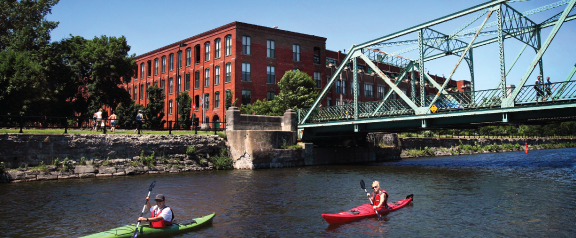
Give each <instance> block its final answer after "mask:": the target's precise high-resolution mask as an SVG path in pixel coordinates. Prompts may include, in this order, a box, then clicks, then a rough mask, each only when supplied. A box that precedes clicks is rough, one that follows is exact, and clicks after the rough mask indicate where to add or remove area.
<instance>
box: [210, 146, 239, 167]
mask: <svg viewBox="0 0 576 238" xmlns="http://www.w3.org/2000/svg"><path fill="white" fill-rule="evenodd" d="M209 161H210V163H212V165H213V166H214V168H215V169H216V170H220V169H232V168H233V167H234V162H233V161H232V159H230V157H228V153H227V152H226V149H222V150H221V151H220V155H217V156H212V157H210V158H209Z"/></svg>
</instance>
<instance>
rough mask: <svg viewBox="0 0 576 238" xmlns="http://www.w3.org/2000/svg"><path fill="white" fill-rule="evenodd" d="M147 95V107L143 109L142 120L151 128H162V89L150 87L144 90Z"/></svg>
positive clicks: (154, 86) (163, 121)
mask: <svg viewBox="0 0 576 238" xmlns="http://www.w3.org/2000/svg"><path fill="white" fill-rule="evenodd" d="M146 92H147V93H148V105H146V108H145V109H144V120H145V122H146V125H147V126H149V127H151V128H157V127H162V126H164V123H165V122H166V120H163V118H164V97H165V96H164V89H162V88H158V87H156V85H153V86H150V87H148V88H147V89H146Z"/></svg>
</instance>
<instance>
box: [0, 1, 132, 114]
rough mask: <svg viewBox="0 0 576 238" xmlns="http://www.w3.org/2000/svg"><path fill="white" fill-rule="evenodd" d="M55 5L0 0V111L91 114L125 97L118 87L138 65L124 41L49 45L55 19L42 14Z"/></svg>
mask: <svg viewBox="0 0 576 238" xmlns="http://www.w3.org/2000/svg"><path fill="white" fill-rule="evenodd" d="M56 3H58V1H57V0H37V1H32V0H22V1H16V0H1V1H0V114H22V115H26V114H27V115H49V116H73V115H74V113H80V114H81V115H83V116H86V115H88V116H90V115H91V114H92V113H93V112H94V111H96V110H97V109H99V108H101V107H102V106H104V105H106V106H110V107H111V108H116V106H118V104H120V102H123V101H127V100H128V99H129V94H128V92H126V91H125V90H123V89H122V88H120V87H118V84H120V83H121V78H126V79H127V78H130V76H132V75H133V72H134V70H135V69H136V65H135V61H134V56H128V51H129V50H130V46H128V44H127V42H126V39H125V38H124V37H123V36H122V37H106V36H100V37H94V39H92V40H86V39H84V38H82V37H79V36H70V37H69V38H65V39H62V40H60V41H56V42H52V43H50V32H51V30H53V29H55V28H56V27H57V26H58V22H52V21H47V20H46V19H45V17H46V15H47V14H49V13H50V12H51V9H52V7H53V6H54V5H55V4H56Z"/></svg>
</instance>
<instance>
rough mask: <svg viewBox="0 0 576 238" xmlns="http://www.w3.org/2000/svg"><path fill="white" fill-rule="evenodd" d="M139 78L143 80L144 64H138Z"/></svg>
mask: <svg viewBox="0 0 576 238" xmlns="http://www.w3.org/2000/svg"><path fill="white" fill-rule="evenodd" d="M140 78H142V79H143V78H144V63H141V64H140Z"/></svg>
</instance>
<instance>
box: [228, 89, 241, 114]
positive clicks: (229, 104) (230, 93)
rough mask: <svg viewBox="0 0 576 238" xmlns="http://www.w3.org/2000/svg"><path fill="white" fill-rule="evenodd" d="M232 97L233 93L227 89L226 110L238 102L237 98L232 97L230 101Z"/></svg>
mask: <svg viewBox="0 0 576 238" xmlns="http://www.w3.org/2000/svg"><path fill="white" fill-rule="evenodd" d="M233 97H234V93H233V92H232V91H231V90H227V91H226V101H225V102H226V105H225V106H226V110H228V108H229V107H231V106H234V105H236V102H238V98H236V99H234V101H232V99H233Z"/></svg>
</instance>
